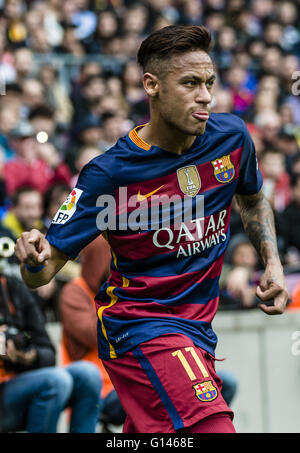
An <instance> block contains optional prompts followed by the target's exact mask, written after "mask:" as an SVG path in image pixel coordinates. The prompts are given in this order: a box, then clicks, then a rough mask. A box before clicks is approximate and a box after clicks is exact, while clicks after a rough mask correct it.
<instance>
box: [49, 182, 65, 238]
mask: <svg viewBox="0 0 300 453" xmlns="http://www.w3.org/2000/svg"><path fill="white" fill-rule="evenodd" d="M70 192H71V186H69V185H68V184H65V183H59V184H55V185H53V186H51V187H50V188H49V189H48V190H47V191H46V192H45V194H44V197H43V224H44V229H45V230H48V228H49V227H50V224H51V222H52V219H53V218H54V216H55V214H56V212H57V210H58V209H59V208H60V206H61V205H62V204H63V202H64V201H65V200H66V199H67V196H68V195H69V193H70Z"/></svg>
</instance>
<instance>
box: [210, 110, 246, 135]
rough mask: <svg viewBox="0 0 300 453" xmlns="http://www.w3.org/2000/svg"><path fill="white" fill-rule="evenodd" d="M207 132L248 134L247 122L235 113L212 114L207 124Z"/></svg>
mask: <svg viewBox="0 0 300 453" xmlns="http://www.w3.org/2000/svg"><path fill="white" fill-rule="evenodd" d="M207 130H208V132H211V133H223V134H232V133H234V132H236V133H242V134H244V133H245V132H246V124H245V122H244V121H243V120H242V119H241V118H239V117H238V116H236V115H234V114H233V113H211V114H210V117H209V120H208V122H207Z"/></svg>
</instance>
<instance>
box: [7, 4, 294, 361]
mask: <svg viewBox="0 0 300 453" xmlns="http://www.w3.org/2000/svg"><path fill="white" fill-rule="evenodd" d="M177 23H184V24H196V25H197V24H199V25H200V24H203V25H205V26H206V27H208V28H209V30H210V31H211V33H212V37H213V44H214V45H213V50H212V54H211V55H212V58H213V61H214V63H215V68H216V73H217V82H216V87H215V91H214V99H213V105H212V110H213V111H214V112H229V113H234V114H235V115H238V116H240V117H241V118H243V119H244V121H245V122H246V124H247V127H248V130H249V132H250V134H251V136H252V138H253V141H254V143H255V146H256V151H257V157H258V163H259V166H260V169H261V171H262V173H263V176H264V185H263V191H264V193H265V195H266V197H267V198H268V199H269V201H270V203H271V205H272V208H273V210H274V214H275V220H276V228H277V235H278V244H279V250H280V255H281V259H282V262H283V264H284V267H285V270H286V275H287V279H288V286H289V290H290V295H291V300H290V306H291V307H297V306H298V307H300V283H299V282H300V235H299V227H300V67H299V66H300V65H299V61H300V0H293V1H289V0H283V1H276V0H139V1H137V0H64V1H60V0H0V220H1V225H0V226H1V231H0V233H1V234H0V236H1V237H4V236H5V237H9V238H10V239H11V240H12V241H14V240H15V239H16V238H17V237H18V236H20V234H21V233H22V232H23V231H27V230H29V229H31V228H33V227H34V228H38V229H40V230H42V231H44V232H46V231H47V229H48V227H49V225H50V223H51V219H52V218H53V216H54V214H55V212H56V211H57V209H58V208H59V207H60V206H61V205H62V203H63V202H64V200H65V199H66V197H67V195H68V194H69V192H70V190H71V188H72V187H74V186H75V184H76V181H77V178H78V174H79V172H80V170H81V169H82V168H83V166H84V165H85V164H86V163H87V162H88V161H89V160H91V159H92V158H94V157H95V156H97V155H99V154H102V153H105V152H106V151H107V150H108V149H109V148H110V147H111V146H112V145H114V143H115V142H116V141H117V139H118V138H119V137H120V136H123V135H125V134H127V133H128V132H129V131H130V130H131V129H132V128H133V127H134V126H136V125H138V124H143V123H145V122H147V120H148V118H149V116H148V115H149V112H148V104H147V99H146V96H145V93H144V90H143V87H142V84H141V72H140V68H139V67H138V65H137V63H136V52H137V49H138V47H139V45H140V43H141V41H142V40H143V39H144V38H145V37H146V36H147V35H148V34H149V33H151V32H152V31H154V30H156V29H159V28H161V27H164V26H166V25H170V24H177ZM231 234H232V239H231V242H230V244H229V248H228V252H227V254H226V257H225V265H224V270H223V273H222V276H221V279H220V287H221V299H220V306H221V308H223V309H226V308H230V309H232V308H235V309H245V308H254V307H256V305H257V299H256V297H255V286H256V284H257V283H258V281H259V276H260V272H261V270H262V267H261V263H260V261H259V258H258V255H257V253H256V251H255V250H254V248H253V247H252V245H251V244H250V243H249V241H248V240H247V238H246V237H245V235H244V233H243V228H242V224H241V219H240V216H239V212H238V206H237V204H236V203H235V202H233V205H232V217H231ZM0 242H1V238H0ZM10 244H11V243H10V242H7V241H6V242H5V243H2V242H1V243H0V249H1V250H0V252H1V253H2V255H4V256H9V254H10V252H11V250H12V248H11V245H10ZM95 247H96V246H95ZM102 247H103V244H102ZM1 253H0V254H1ZM106 253H107V256H108V255H109V250H107V251H106ZM5 254H6V255H5ZM108 262H109V260H108V261H107V266H108ZM105 263H106V262H105ZM15 264H16V262H15V261H14V257H13V256H11V257H10V258H9V259H8V261H5V264H3V260H2V259H0V265H1V266H0V267H1V270H3V269H4V273H5V272H6V273H8V274H10V275H16V274H17V270H16V268H14V267H13V266H14V265H15ZM82 264H83V263H82V262H81V261H80V259H79V260H77V261H76V262H69V263H68V264H67V265H66V266H65V268H64V269H63V270H62V271H61V272H60V273H59V274H58V276H57V278H56V279H55V280H54V281H53V282H51V283H50V284H48V285H46V286H45V287H42V288H40V289H38V290H35V292H34V296H35V297H36V298H37V300H38V301H39V305H40V307H41V309H42V311H43V313H44V314H45V317H46V320H47V321H61V320H63V319H64V315H63V314H62V313H61V312H60V306H59V301H60V297H61V298H62V299H63V300H64V299H65V298H66V294H68V291H71V295H72V297H70V299H71V300H74V294H75V293H76V291H79V290H78V288H77V290H76V289H75V287H74V286H73V287H71V290H70V289H68V287H67V284H71V285H74V282H75V286H76V284H79V283H80V285H81V286H80V288H81V290H82V291H83V290H85V291H86V295H89V296H91V294H92V293H93V291H94V288H93V289H91V287H89V286H88V285H89V284H88V283H87V281H86V280H84V275H83V272H82V270H83V266H82ZM106 277H107V268H105V269H102V274H101V276H99V281H97V284H98V283H99V282H100V283H101V281H102V280H103V279H104V278H106ZM78 279H79V280H78ZM80 279H81V280H80ZM82 279H83V280H82ZM66 287H67V289H66ZM72 288H73V289H72ZM81 290H80V291H81ZM66 291H67V293H66ZM74 291H75V293H74ZM79 295H80V294H79ZM67 299H68V298H67ZM66 303H67V304H68V302H66ZM87 307H88V308H87V312H89V314H88V315H87V316H88V317H89V316H91V312H90V306H89V304H88V303H87ZM73 308H74V307H73ZM78 309H79V308H78V307H77V310H78ZM86 314H87V313H86ZM69 316H70V314H69V315H68V316H67V318H66V319H70V318H69ZM82 316H83V315H82ZM87 319H88V318H87ZM64 328H66V329H67V326H64ZM66 332H67V330H66ZM92 333H93V335H92V337H93V338H92V340H91V344H92V345H93V348H94V347H95V344H96V332H94V331H93V332H92ZM85 335H87V334H85ZM83 336H84V334H83ZM84 340H85V341H86V340H87V339H86V338H85V339H84ZM73 341H75V346H76V345H77V349H76V348H75V349H76V350H77V351H78V350H79V349H80V348H79V342H80V339H74V338H73ZM76 342H77V343H76ZM88 347H89V345H87V344H85V347H84V348H83V351H84V352H83V353H82V354H81V355H80V354H79V357H77V356H76V360H77V359H78V358H79V359H80V358H81V357H82V355H84V353H86V351H87V349H88ZM78 348H79V349H78ZM75 355H76V354H75Z"/></svg>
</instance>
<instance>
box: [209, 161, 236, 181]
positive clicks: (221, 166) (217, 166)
mask: <svg viewBox="0 0 300 453" xmlns="http://www.w3.org/2000/svg"><path fill="white" fill-rule="evenodd" d="M211 164H212V166H213V169H214V175H215V178H216V180H217V181H219V182H221V183H222V184H226V183H227V182H230V181H231V180H232V179H233V178H234V175H235V169H234V165H233V163H232V162H231V160H230V154H227V155H226V156H222V157H219V158H218V159H215V160H211Z"/></svg>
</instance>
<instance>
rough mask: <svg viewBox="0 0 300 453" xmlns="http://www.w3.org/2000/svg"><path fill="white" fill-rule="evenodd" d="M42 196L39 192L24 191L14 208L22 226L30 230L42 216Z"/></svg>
mask: <svg viewBox="0 0 300 453" xmlns="http://www.w3.org/2000/svg"><path fill="white" fill-rule="evenodd" d="M42 212H43V208H42V197H41V195H40V193H39V192H36V191H32V192H24V193H23V194H21V195H20V197H19V202H18V204H17V206H15V208H14V213H15V216H16V217H17V219H18V220H19V222H20V224H21V225H22V227H23V228H24V229H25V230H26V231H29V230H31V229H32V228H34V224H35V222H36V221H37V220H40V219H41V217H42Z"/></svg>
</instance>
